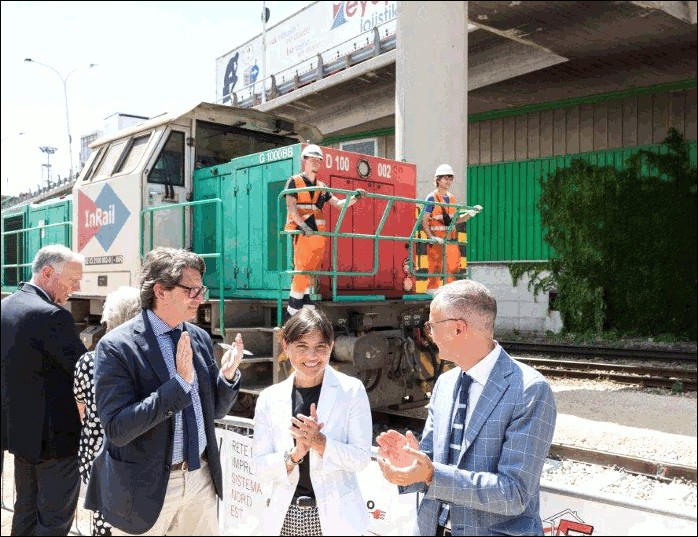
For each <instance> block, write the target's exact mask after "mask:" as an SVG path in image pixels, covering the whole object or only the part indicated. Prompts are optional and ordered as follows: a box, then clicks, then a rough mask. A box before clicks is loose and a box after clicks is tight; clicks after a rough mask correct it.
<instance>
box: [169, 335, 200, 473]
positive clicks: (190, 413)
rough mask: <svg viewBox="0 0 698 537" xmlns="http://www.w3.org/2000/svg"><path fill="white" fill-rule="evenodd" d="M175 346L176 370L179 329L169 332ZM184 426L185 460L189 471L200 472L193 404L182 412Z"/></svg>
mask: <svg viewBox="0 0 698 537" xmlns="http://www.w3.org/2000/svg"><path fill="white" fill-rule="evenodd" d="M168 335H169V336H170V338H171V339H172V343H173V344H174V356H175V368H176V367H177V343H179V338H180V336H181V335H182V331H181V330H180V329H179V328H174V329H173V330H170V331H169V332H168ZM182 425H183V433H184V434H183V437H184V449H183V452H184V460H185V461H186V463H187V467H188V469H189V471H192V470H198V469H199V468H201V462H200V460H199V432H198V430H197V428H196V414H195V413H194V405H193V404H191V405H189V406H187V407H185V408H184V410H182Z"/></svg>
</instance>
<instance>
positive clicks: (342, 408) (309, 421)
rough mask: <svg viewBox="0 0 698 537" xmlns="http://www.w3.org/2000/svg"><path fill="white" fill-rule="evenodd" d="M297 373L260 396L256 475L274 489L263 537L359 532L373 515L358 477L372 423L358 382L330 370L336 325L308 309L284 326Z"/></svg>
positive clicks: (284, 340) (285, 341)
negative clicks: (269, 536)
mask: <svg viewBox="0 0 698 537" xmlns="http://www.w3.org/2000/svg"><path fill="white" fill-rule="evenodd" d="M281 344H282V347H283V349H284V352H285V353H286V356H287V357H288V359H289V360H290V362H291V365H292V366H293V369H294V373H293V374H292V375H291V376H290V377H289V378H288V379H286V380H285V381H283V382H280V383H279V384H276V385H274V386H270V387H269V388H266V389H265V390H263V391H262V393H261V394H260V395H259V398H258V399H257V407H256V409H255V428H254V448H253V455H254V462H255V465H256V475H257V477H258V478H259V479H260V480H261V481H262V482H263V483H265V484H268V485H270V486H269V488H268V490H269V497H268V498H267V501H266V505H267V509H266V512H265V516H264V535H361V534H363V533H364V532H365V531H366V528H367V526H368V516H369V515H368V511H367V509H366V504H365V502H364V499H363V497H362V495H361V491H360V490H359V483H358V480H357V477H356V474H357V473H358V472H360V471H361V470H363V469H364V468H365V467H366V466H367V465H368V463H369V462H370V460H371V442H372V434H373V433H372V421H371V408H370V405H369V402H368V396H367V395H366V390H365V388H364V386H363V384H362V383H361V381H360V380H358V379H356V378H353V377H350V376H348V375H345V374H343V373H340V372H338V371H335V370H334V369H333V368H332V367H330V365H329V361H330V354H331V353H332V347H333V346H334V332H333V330H332V323H331V322H330V321H329V320H328V319H327V317H326V316H325V314H324V313H322V312H321V311H319V310H315V309H310V308H302V309H301V310H300V311H299V312H298V313H296V314H295V315H294V316H293V317H291V319H289V320H288V321H287V322H286V324H285V325H284V327H283V329H282V340H281Z"/></svg>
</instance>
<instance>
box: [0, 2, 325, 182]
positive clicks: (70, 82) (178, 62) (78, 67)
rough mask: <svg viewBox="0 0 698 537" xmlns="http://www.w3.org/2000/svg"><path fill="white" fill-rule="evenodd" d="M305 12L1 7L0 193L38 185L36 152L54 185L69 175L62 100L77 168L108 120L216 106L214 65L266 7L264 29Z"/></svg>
mask: <svg viewBox="0 0 698 537" xmlns="http://www.w3.org/2000/svg"><path fill="white" fill-rule="evenodd" d="M311 3H312V2H265V3H263V2H261V1H260V2H176V1H166V2H8V1H4V0H3V2H2V3H1V4H0V9H1V15H2V22H1V23H0V24H1V26H2V31H1V32H0V39H1V42H2V49H1V52H0V54H1V58H2V61H1V63H0V71H1V76H0V87H1V89H2V92H1V101H2V106H1V114H0V123H1V129H0V130H1V134H2V161H0V165H1V167H2V173H1V175H0V178H1V180H2V183H1V185H2V193H3V194H4V195H16V194H19V193H20V192H24V191H27V190H30V189H31V190H36V189H37V187H38V186H39V185H41V184H45V181H46V172H47V167H46V166H44V165H45V164H47V157H48V155H47V154H46V153H44V152H42V151H41V150H40V149H39V148H40V147H55V148H56V152H55V153H54V154H53V155H51V156H50V164H51V175H52V178H53V179H54V180H55V179H56V178H57V176H59V175H60V176H61V177H65V176H67V175H68V170H69V169H70V159H69V151H68V127H67V120H66V106H65V95H66V94H67V97H68V113H69V120H70V133H71V135H72V153H73V167H74V169H76V168H77V166H78V165H79V153H80V137H81V136H83V135H86V134H90V133H92V132H94V131H97V130H101V129H103V128H104V124H105V121H104V120H105V118H107V117H108V116H111V115H112V114H116V113H123V114H130V115H137V116H148V117H153V116H156V115H159V114H162V113H165V112H172V111H174V110H180V109H183V108H186V107H187V106H190V105H191V106H194V105H196V104H198V103H200V102H202V101H206V102H215V98H216V69H215V68H216V65H215V60H216V58H218V57H220V56H223V55H224V54H226V53H227V52H229V51H231V50H232V49H235V48H237V47H239V46H240V45H242V44H244V43H245V42H247V41H248V40H250V39H252V38H253V37H255V36H257V35H259V34H260V33H261V32H262V22H261V13H262V6H263V4H265V5H266V7H268V8H269V10H270V19H269V21H268V23H267V28H269V27H271V26H273V25H275V24H278V23H279V22H281V21H282V20H283V19H285V18H286V17H288V16H289V15H292V14H293V13H296V12H298V11H300V10H301V9H303V8H304V7H305V6H307V5H308V4H311ZM25 58H31V59H33V60H35V61H37V62H41V63H43V64H46V65H48V66H50V67H52V68H53V69H54V70H55V71H58V73H56V72H54V71H52V70H51V69H49V68H47V67H44V66H42V65H39V64H37V63H28V62H25V61H24V59H25ZM91 63H94V64H97V65H96V66H95V67H92V68H90V67H89V65H90V64H91ZM63 79H66V80H67V83H66V88H67V91H66V92H65V93H64V90H63ZM20 133H23V134H20Z"/></svg>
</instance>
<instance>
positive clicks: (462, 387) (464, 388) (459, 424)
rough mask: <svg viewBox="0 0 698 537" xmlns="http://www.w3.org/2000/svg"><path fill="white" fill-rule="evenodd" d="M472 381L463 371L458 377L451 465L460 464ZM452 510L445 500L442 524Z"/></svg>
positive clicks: (441, 524) (440, 523)
mask: <svg viewBox="0 0 698 537" xmlns="http://www.w3.org/2000/svg"><path fill="white" fill-rule="evenodd" d="M472 383H473V379H472V377H470V376H469V375H466V374H465V373H461V374H460V376H459V377H458V384H459V389H458V403H457V404H458V406H457V408H456V415H455V416H454V418H453V425H452V426H451V438H450V440H449V443H448V444H449V445H448V464H449V465H455V464H458V458H459V456H460V448H461V446H462V445H463V434H464V432H465V416H466V413H467V410H468V392H469V391H470V385H471V384H472ZM450 510H451V504H449V503H445V502H444V503H442V504H441V513H440V514H439V525H440V526H445V525H446V522H447V521H448V517H449V514H450Z"/></svg>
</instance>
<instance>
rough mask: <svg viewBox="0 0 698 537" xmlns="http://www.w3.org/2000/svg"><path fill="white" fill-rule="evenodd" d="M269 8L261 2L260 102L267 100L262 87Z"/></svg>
mask: <svg viewBox="0 0 698 537" xmlns="http://www.w3.org/2000/svg"><path fill="white" fill-rule="evenodd" d="M269 15H270V12H269V8H268V7H267V3H266V2H262V76H261V79H262V102H263V103H266V102H267V90H266V89H265V87H264V82H265V78H266V77H267V22H269Z"/></svg>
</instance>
